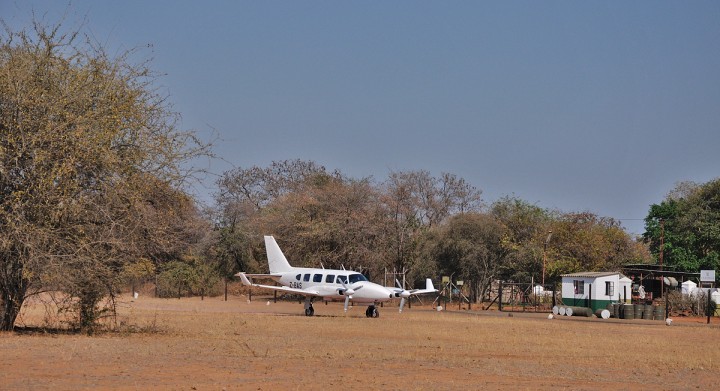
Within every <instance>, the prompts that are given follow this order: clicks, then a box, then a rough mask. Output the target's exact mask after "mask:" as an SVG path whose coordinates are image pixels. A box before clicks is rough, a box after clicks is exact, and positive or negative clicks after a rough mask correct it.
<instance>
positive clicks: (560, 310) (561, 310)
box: [558, 307, 565, 316]
mask: <svg viewBox="0 0 720 391" xmlns="http://www.w3.org/2000/svg"><path fill="white" fill-rule="evenodd" d="M558 315H560V316H564V315H565V307H560V308H558Z"/></svg>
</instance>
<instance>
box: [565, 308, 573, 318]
mask: <svg viewBox="0 0 720 391" xmlns="http://www.w3.org/2000/svg"><path fill="white" fill-rule="evenodd" d="M565 315H567V316H573V309H572V307H567V308H565Z"/></svg>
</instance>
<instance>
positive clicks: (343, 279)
mask: <svg viewBox="0 0 720 391" xmlns="http://www.w3.org/2000/svg"><path fill="white" fill-rule="evenodd" d="M337 283H338V284H347V276H338V277H337Z"/></svg>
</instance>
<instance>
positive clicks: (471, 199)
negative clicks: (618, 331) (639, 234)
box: [216, 160, 649, 297]
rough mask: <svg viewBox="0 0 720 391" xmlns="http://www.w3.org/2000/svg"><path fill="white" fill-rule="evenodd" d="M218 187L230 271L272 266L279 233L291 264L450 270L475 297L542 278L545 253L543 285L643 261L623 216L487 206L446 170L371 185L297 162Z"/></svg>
mask: <svg viewBox="0 0 720 391" xmlns="http://www.w3.org/2000/svg"><path fill="white" fill-rule="evenodd" d="M218 187H219V189H220V191H219V193H218V194H217V197H216V198H217V199H216V201H217V206H218V211H219V213H218V215H217V220H216V224H217V226H216V230H217V231H218V232H219V237H221V238H222V241H220V242H218V243H217V249H216V251H217V252H218V253H222V254H228V255H229V254H236V256H235V258H234V259H235V260H236V261H237V263H236V265H234V268H228V269H227V270H228V271H229V272H231V273H232V272H234V271H236V270H245V271H250V272H267V270H266V269H265V268H266V264H265V262H264V261H263V259H264V252H263V249H262V247H261V244H262V235H263V234H272V235H275V236H276V238H277V240H278V241H279V243H280V244H281V246H282V247H283V249H284V251H285V253H286V255H287V256H288V257H289V258H290V259H291V261H292V262H293V263H294V264H295V265H296V266H313V267H319V266H320V265H324V266H325V267H340V266H341V265H343V266H345V267H353V268H355V269H361V270H362V271H364V272H365V273H366V274H368V275H369V276H370V278H374V279H375V280H377V281H382V280H383V277H384V272H385V270H390V271H392V270H397V271H400V270H403V269H405V270H407V273H408V274H407V277H408V279H409V281H410V282H411V283H420V282H421V281H423V280H424V278H426V277H433V278H437V277H438V276H439V275H441V274H442V275H454V277H455V278H457V279H462V280H464V281H466V283H469V284H470V286H471V291H472V292H473V296H474V297H480V296H481V295H483V294H484V293H486V291H487V289H488V288H489V286H490V283H491V281H493V280H495V279H505V280H514V281H527V282H529V281H531V279H534V280H535V281H537V282H539V281H541V280H542V277H543V276H542V268H543V252H544V253H545V256H546V259H547V262H546V277H545V279H546V281H547V282H555V281H557V280H558V277H559V276H560V275H561V274H564V273H571V272H576V271H595V270H618V269H619V267H620V266H621V265H622V264H624V263H630V262H647V261H649V253H648V252H647V249H646V246H645V245H643V244H642V243H639V242H637V241H636V240H635V239H634V238H632V237H630V236H629V235H628V234H627V233H626V232H625V231H624V230H623V229H622V227H621V226H620V224H619V222H618V221H615V220H613V219H609V218H603V217H599V216H597V215H595V214H592V213H590V212H582V213H562V212H558V211H551V210H546V209H542V208H539V207H537V206H535V205H532V204H530V203H528V202H526V201H523V200H520V199H517V198H513V197H506V198H503V199H500V200H498V201H496V202H494V203H493V204H491V205H489V206H483V204H482V203H481V198H480V195H481V192H480V190H478V189H476V188H475V187H473V186H471V185H470V184H468V183H467V182H466V181H465V180H463V179H462V178H458V177H456V176H455V175H452V174H442V175H441V176H440V177H433V176H432V175H431V174H430V173H428V172H427V171H408V172H393V173H391V174H390V175H389V178H388V179H386V180H385V181H383V182H380V183H375V182H373V181H372V180H371V179H368V178H365V179H360V180H358V179H353V178H347V177H345V176H343V175H342V173H340V172H339V171H334V172H328V171H327V170H326V169H325V168H324V167H321V166H319V165H317V164H316V163H314V162H307V161H299V160H295V161H284V162H274V163H273V164H272V165H271V166H270V167H266V168H262V167H251V168H237V169H235V170H231V171H228V172H226V173H225V174H224V175H223V177H222V178H221V179H220V180H219V181H218ZM549 232H552V233H553V234H552V236H551V240H549V241H548V236H549V235H548V234H549ZM243 246H249V247H247V250H244V249H243ZM237 254H243V255H242V256H237ZM224 264H227V260H226V261H225V262H224Z"/></svg>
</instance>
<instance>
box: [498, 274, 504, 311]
mask: <svg viewBox="0 0 720 391" xmlns="http://www.w3.org/2000/svg"><path fill="white" fill-rule="evenodd" d="M502 291H503V283H502V281H500V289H499V290H498V311H502Z"/></svg>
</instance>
